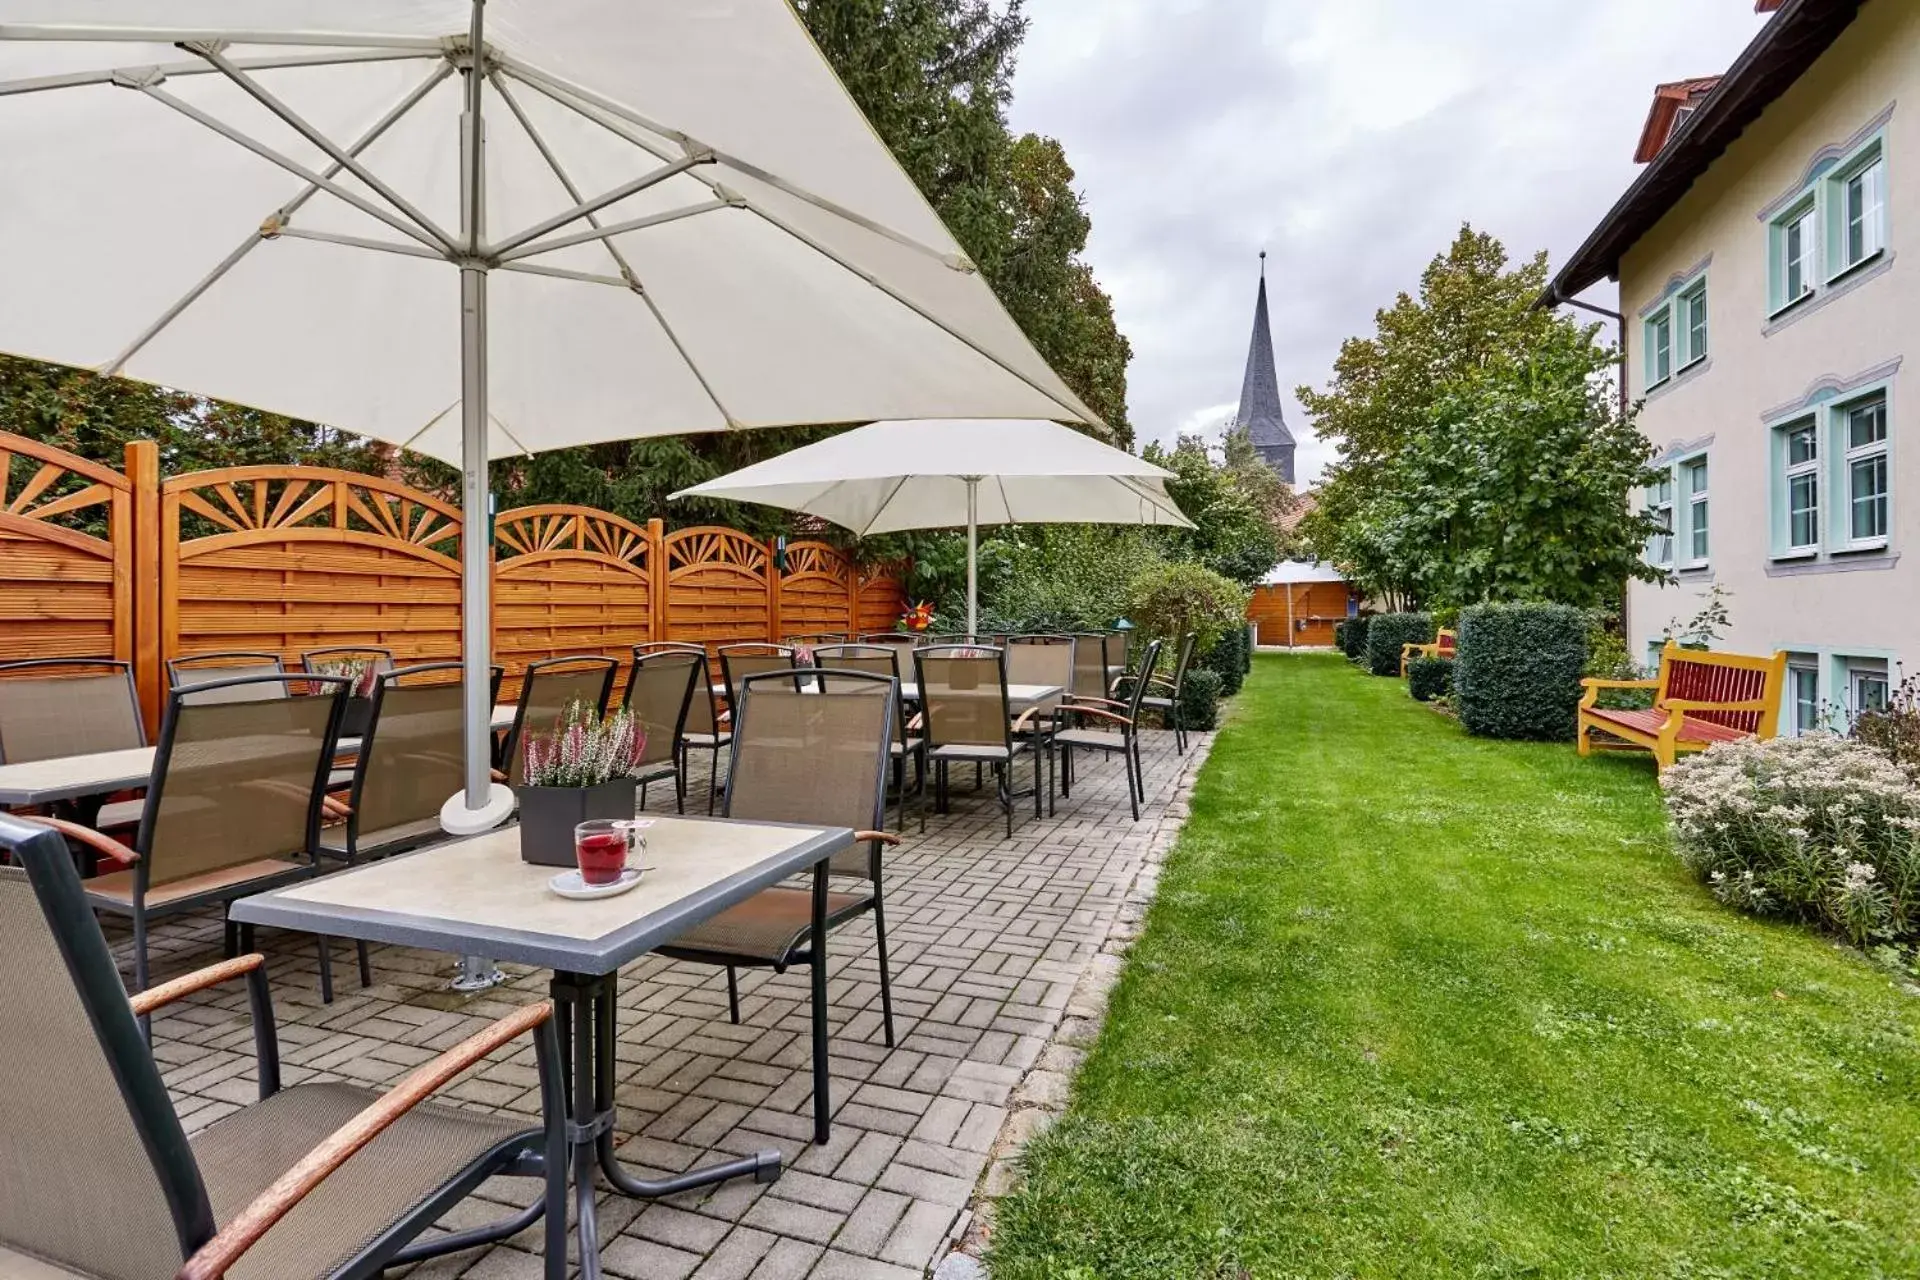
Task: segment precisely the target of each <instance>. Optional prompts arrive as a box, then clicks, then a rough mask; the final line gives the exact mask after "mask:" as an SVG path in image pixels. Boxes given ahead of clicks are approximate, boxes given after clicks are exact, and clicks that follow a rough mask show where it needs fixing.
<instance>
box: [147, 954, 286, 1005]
mask: <svg viewBox="0 0 1920 1280" xmlns="http://www.w3.org/2000/svg"><path fill="white" fill-rule="evenodd" d="M266 962H267V958H266V957H265V956H263V955H261V954H260V953H259V952H258V951H255V952H253V953H252V954H250V955H244V956H235V957H234V958H233V959H231V960H222V961H221V962H220V963H219V964H210V965H208V966H207V967H206V968H204V969H196V970H194V971H193V972H192V973H189V974H183V975H182V976H180V977H178V978H175V979H174V980H173V981H172V982H163V983H161V984H160V985H159V986H157V987H148V988H147V989H146V990H145V991H139V992H136V993H134V994H133V995H130V996H128V997H127V1003H128V1004H130V1005H132V1006H133V1012H134V1016H135V1017H145V1016H146V1015H147V1014H149V1013H152V1012H153V1011H154V1010H155V1009H159V1008H162V1007H164V1006H166V1005H170V1004H172V1003H173V1002H174V1001H175V1000H178V999H180V998H181V997H182V996H190V995H192V994H193V993H194V992H196V991H205V990H206V989H207V988H208V987H217V986H219V985H220V984H221V983H223V982H231V981H233V980H234V979H235V978H242V977H245V976H246V975H247V974H249V973H252V972H253V971H254V970H255V969H258V968H259V967H260V966H261V965H263V964H265V963H266Z"/></svg>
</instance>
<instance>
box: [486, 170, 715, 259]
mask: <svg viewBox="0 0 1920 1280" xmlns="http://www.w3.org/2000/svg"><path fill="white" fill-rule="evenodd" d="M712 163H713V153H712V152H710V151H696V152H694V153H692V154H691V155H685V156H682V157H680V158H679V159H678V160H673V161H670V162H668V163H667V164H663V165H661V166H660V167H659V168H658V169H655V170H653V171H652V172H650V173H643V174H641V175H640V176H639V177H637V178H635V179H633V180H632V181H631V182H623V183H621V184H620V185H619V186H617V187H615V188H613V189H612V190H611V191H603V192H601V193H600V194H599V195H597V196H594V197H593V198H592V199H590V200H583V201H581V202H580V203H578V204H576V205H574V206H573V208H571V209H566V210H563V211H561V212H559V213H556V214H554V215H553V216H552V217H551V218H547V219H544V220H543V221H540V222H536V223H534V224H533V225H532V226H531V227H528V228H527V229H526V230H524V231H519V232H516V233H514V234H513V235H510V236H508V237H507V238H506V239H505V240H501V241H498V242H497V243H495V244H493V245H491V246H489V249H488V252H489V253H490V254H492V255H493V256H494V257H500V258H504V257H506V256H507V255H508V254H511V253H512V252H513V251H514V250H516V249H519V248H520V247H521V246H522V245H532V242H533V241H536V240H538V239H539V238H540V237H541V236H543V235H546V234H547V233H548V232H549V231H556V230H558V229H559V228H561V227H564V226H566V225H567V224H568V223H569V222H577V221H578V220H580V219H581V218H584V217H586V216H587V215H588V214H590V213H594V212H596V211H598V210H601V209H604V208H606V207H607V206H608V205H610V204H618V203H619V202H620V201H622V200H625V199H626V198H627V197H628V196H631V195H637V194H639V193H640V192H642V191H645V190H646V189H647V188H648V187H653V186H657V185H659V184H660V183H662V182H665V181H666V180H667V179H668V178H672V177H676V176H678V175H680V174H683V173H685V172H687V170H689V169H691V168H693V167H694V166H695V165H700V164H712ZM561 243H562V242H561V241H549V242H547V244H546V246H545V247H546V248H558V247H559V246H560V244H561ZM530 251H531V252H533V253H541V252H544V250H543V248H541V247H540V246H538V245H532V247H531V249H530Z"/></svg>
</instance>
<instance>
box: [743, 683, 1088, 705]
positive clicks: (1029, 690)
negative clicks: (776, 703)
mask: <svg viewBox="0 0 1920 1280" xmlns="http://www.w3.org/2000/svg"><path fill="white" fill-rule="evenodd" d="M813 690H814V686H813V685H807V686H806V691H807V692H809V693H811V692H813ZM1065 692H1066V689H1065V688H1064V687H1062V686H1060V685H1057V684H1010V685H1008V686H1007V706H1008V707H1010V708H1012V709H1013V710H1015V711H1023V710H1025V709H1026V708H1028V707H1030V706H1032V705H1033V704H1034V703H1036V702H1045V701H1047V700H1048V699H1049V698H1057V697H1059V696H1060V695H1061V694H1063V693H1065ZM713 693H714V696H715V697H719V698H724V697H726V696H727V686H726V685H724V684H716V685H714V686H713ZM900 696H901V698H903V699H905V700H906V701H908V702H918V701H919V700H920V686H919V685H917V684H915V683H914V682H913V681H911V680H902V681H901V682H900Z"/></svg>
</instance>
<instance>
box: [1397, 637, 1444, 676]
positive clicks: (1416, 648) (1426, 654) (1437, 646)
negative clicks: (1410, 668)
mask: <svg viewBox="0 0 1920 1280" xmlns="http://www.w3.org/2000/svg"><path fill="white" fill-rule="evenodd" d="M1455 642H1456V641H1455V637H1454V634H1453V632H1451V631H1448V630H1446V629H1445V628H1442V629H1441V632H1440V634H1439V636H1438V637H1437V638H1436V639H1435V640H1434V642H1433V643H1432V644H1403V645H1401V646H1400V677H1401V679H1405V678H1406V675H1407V664H1408V663H1410V662H1412V661H1413V660H1414V659H1415V658H1451V657H1452V656H1453V652H1454V645H1455Z"/></svg>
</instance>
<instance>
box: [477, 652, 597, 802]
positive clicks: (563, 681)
mask: <svg viewBox="0 0 1920 1280" xmlns="http://www.w3.org/2000/svg"><path fill="white" fill-rule="evenodd" d="M619 669H620V664H619V663H618V662H616V661H614V660H613V659H612V658H604V657H600V656H598V655H592V654H589V655H585V656H582V657H577V658H542V659H541V660H540V661H538V662H529V663H528V664H527V672H526V675H525V677H524V678H523V679H522V680H521V682H520V704H519V707H518V708H517V709H516V710H515V711H514V714H513V728H512V729H510V730H508V731H507V744H506V756H505V759H506V774H507V781H508V782H510V783H512V784H513V785H514V786H516V787H517V786H519V785H520V782H521V779H522V778H524V777H525V776H526V771H527V759H526V751H525V749H524V748H525V745H526V741H527V735H528V734H530V733H550V732H551V731H552V730H553V728H554V726H555V725H557V724H558V723H559V722H560V717H561V716H563V715H565V714H566V712H567V708H568V707H570V706H572V705H573V704H574V703H575V702H584V703H586V704H587V706H588V707H589V708H590V709H591V710H592V711H593V713H594V714H595V715H600V714H602V713H604V712H605V711H606V709H607V696H608V695H609V694H611V693H612V692H613V677H614V675H615V674H616V673H617V672H618V671H619Z"/></svg>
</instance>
